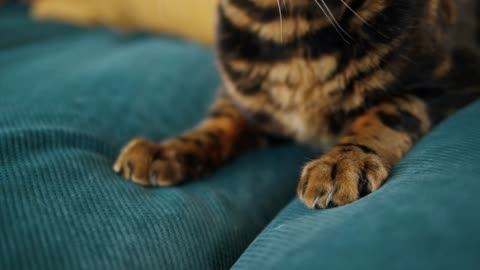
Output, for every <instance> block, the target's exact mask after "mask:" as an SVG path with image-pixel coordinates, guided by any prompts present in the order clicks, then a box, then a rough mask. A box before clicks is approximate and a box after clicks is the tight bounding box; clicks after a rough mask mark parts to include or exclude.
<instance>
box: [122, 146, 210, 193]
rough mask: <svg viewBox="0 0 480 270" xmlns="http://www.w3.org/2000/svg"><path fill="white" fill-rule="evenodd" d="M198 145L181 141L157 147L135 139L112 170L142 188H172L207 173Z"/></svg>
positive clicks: (204, 160)
mask: <svg viewBox="0 0 480 270" xmlns="http://www.w3.org/2000/svg"><path fill="white" fill-rule="evenodd" d="M206 163H207V160H206V158H205V157H204V155H202V151H201V149H199V147H198V145H195V144H193V143H186V142H184V141H182V140H180V139H175V140H171V141H167V142H165V143H161V144H157V143H153V142H150V141H148V140H145V139H141V138H138V139H134V140H132V141H131V142H130V143H128V144H127V145H126V146H125V147H124V148H123V150H122V152H121V153H120V155H119V157H118V158H117V161H116V162H115V164H114V166H113V169H114V171H115V172H117V173H122V175H123V176H124V177H125V178H126V179H129V180H131V181H133V182H134V183H137V184H139V185H143V186H172V185H176V184H179V183H180V182H182V181H183V180H185V179H187V178H191V177H198V176H201V175H203V174H205V173H206V172H207V166H206V165H207V164H206Z"/></svg>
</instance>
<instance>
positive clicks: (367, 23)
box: [340, 0, 388, 38]
mask: <svg viewBox="0 0 480 270" xmlns="http://www.w3.org/2000/svg"><path fill="white" fill-rule="evenodd" d="M340 2H342V4H343V5H344V6H345V7H346V8H347V9H348V10H350V12H352V13H353V15H355V16H356V17H357V18H358V19H359V20H360V21H362V22H363V23H364V24H365V25H367V26H368V27H370V28H371V29H373V30H374V31H375V32H376V33H377V34H379V35H382V36H383V37H386V38H388V37H387V36H386V35H385V34H383V33H381V32H379V31H377V29H375V27H373V26H372V25H371V24H370V23H369V22H367V21H366V20H365V19H364V18H363V17H362V16H360V14H358V12H356V11H355V10H354V9H353V8H352V7H351V6H350V5H349V4H348V3H347V2H345V0H340Z"/></svg>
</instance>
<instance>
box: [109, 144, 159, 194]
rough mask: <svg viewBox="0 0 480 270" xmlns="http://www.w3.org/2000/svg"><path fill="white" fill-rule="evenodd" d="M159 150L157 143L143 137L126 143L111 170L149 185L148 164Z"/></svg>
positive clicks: (138, 182)
mask: <svg viewBox="0 0 480 270" xmlns="http://www.w3.org/2000/svg"><path fill="white" fill-rule="evenodd" d="M159 150H160V148H159V145H157V144H155V143H152V142H149V141H147V140H145V139H141V138H138V139H134V140H132V141H131V142H130V143H128V144H127V145H126V146H125V147H124V148H123V150H122V152H121V153H120V155H119V157H118V158H117V160H116V162H115V164H114V166H113V170H114V171H115V172H117V173H120V174H122V175H123V177H125V178H126V179H129V180H131V181H133V182H134V183H137V184H139V185H142V186H151V185H152V183H151V182H150V174H149V172H150V166H151V164H152V161H153V160H154V158H155V155H157V153H158V151H159Z"/></svg>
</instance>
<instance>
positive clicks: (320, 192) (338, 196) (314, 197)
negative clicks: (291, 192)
mask: <svg viewBox="0 0 480 270" xmlns="http://www.w3.org/2000/svg"><path fill="white" fill-rule="evenodd" d="M388 174H389V167H388V164H386V162H385V161H384V160H383V159H382V158H381V157H380V156H378V155H377V153H376V152H375V151H373V150H371V149H369V148H368V147H365V146H363V145H357V144H343V145H338V146H336V147H334V148H333V149H332V150H331V151H330V152H328V153H327V154H325V155H324V156H322V157H321V158H320V159H317V160H314V161H311V162H309V163H308V164H307V165H306V166H305V168H304V169H303V172H302V176H301V180H300V183H299V185H298V188H297V193H298V196H299V198H300V199H301V200H302V201H303V202H304V203H305V205H306V206H307V207H309V208H329V207H335V206H341V205H345V204H348V203H351V202H353V201H355V200H358V199H359V198H361V197H363V196H366V195H367V194H369V193H371V192H373V191H375V190H377V189H378V188H379V187H380V186H381V185H382V184H383V183H384V182H385V180H386V179H387V177H388Z"/></svg>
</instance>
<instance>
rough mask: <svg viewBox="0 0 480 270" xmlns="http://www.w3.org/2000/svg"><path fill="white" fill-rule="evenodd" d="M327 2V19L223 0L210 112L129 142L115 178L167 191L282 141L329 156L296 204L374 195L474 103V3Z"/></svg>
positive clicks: (292, 7)
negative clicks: (430, 135) (153, 138)
mask: <svg viewBox="0 0 480 270" xmlns="http://www.w3.org/2000/svg"><path fill="white" fill-rule="evenodd" d="M324 1H325V4H326V5H327V6H328V10H330V12H331V13H328V10H327V7H325V5H323V3H322V1H315V0H289V1H288V0H286V1H284V2H285V3H283V4H280V3H282V2H283V1H282V0H280V1H276V0H220V3H219V7H218V33H217V56H218V66H219V70H220V72H221V75H222V79H223V85H222V87H221V90H220V94H219V95H218V98H217V101H216V102H215V104H214V106H213V108H212V111H211V113H210V114H209V115H208V116H207V118H206V119H205V120H204V121H203V122H202V123H201V124H200V125H199V126H198V127H196V128H194V129H192V130H191V131H188V132H186V133H185V134H183V135H181V136H179V137H178V138H174V139H171V140H168V141H165V142H162V143H153V142H149V141H146V140H144V139H136V140H133V141H132V142H130V143H129V144H128V145H127V146H126V147H125V148H124V149H123V151H122V153H121V154H120V156H119V158H118V160H117V162H116V163H115V166H114V169H115V171H117V172H123V175H124V176H125V177H126V178H128V179H131V180H132V181H134V182H136V183H138V184H141V185H148V186H169V185H175V184H179V183H181V182H184V181H186V180H187V179H192V178H195V177H199V176H202V175H205V174H208V173H211V172H212V171H213V170H214V169H215V168H217V167H218V166H220V165H221V164H223V163H224V162H225V161H227V160H229V159H231V158H233V157H234V156H235V155H237V154H238V153H240V152H241V151H242V150H245V149H247V148H250V147H256V146H259V145H263V144H265V143H266V141H265V138H266V136H265V135H273V136H277V137H278V136H279V137H286V138H292V139H294V140H296V141H297V142H299V143H305V144H309V145H313V146H321V147H325V146H330V147H331V150H330V151H328V152H327V153H326V154H324V155H323V156H321V157H319V159H316V160H313V161H311V162H309V163H307V164H306V165H305V167H304V169H303V172H302V174H301V177H300V182H299V185H298V189H297V193H298V196H299V197H300V199H301V200H302V201H303V202H304V203H305V204H306V205H307V206H308V207H312V208H326V207H333V206H340V205H344V204H347V203H350V202H352V201H355V200H357V199H359V198H361V197H363V196H365V195H367V194H369V193H371V192H373V191H375V190H377V189H379V188H380V187H381V186H382V184H383V183H384V182H385V180H386V179H387V178H388V176H389V173H390V171H391V169H392V167H393V166H394V165H395V164H396V163H397V162H398V161H399V160H400V159H401V158H402V157H403V156H404V155H405V154H406V153H407V152H408V151H409V150H410V149H411V148H412V147H413V145H414V144H415V142H416V141H417V140H418V139H419V138H420V137H422V136H423V135H424V134H425V133H427V132H428V131H429V130H430V129H431V128H432V127H433V126H434V125H435V124H437V123H438V122H439V121H441V120H442V119H444V118H445V117H446V116H448V115H449V114H451V113H452V112H454V111H455V110H457V109H459V108H460V107H461V106H464V105H466V104H468V103H470V102H472V101H474V100H475V99H476V98H477V97H478V96H480V93H479V92H478V90H477V88H476V86H477V84H478V83H479V81H477V80H478V79H479V78H480V77H479V74H480V72H478V71H477V69H478V67H480V66H478V65H477V64H478V63H480V62H478V61H477V60H476V59H477V58H478V57H477V56H478V55H477V54H476V52H475V50H474V48H475V47H476V45H475V42H476V40H478V39H479V37H478V36H476V33H475V31H476V30H478V27H479V25H478V24H476V22H477V21H478V18H480V17H479V16H476V15H478V14H476V13H478V10H479V9H480V8H479V7H478V6H480V5H478V6H474V5H475V0H457V1H455V0H344V1H343V2H342V1H341V0H324ZM279 4H280V8H281V10H282V12H281V13H280V12H279ZM319 5H321V7H319ZM321 9H323V11H322V10H321ZM280 14H281V17H280ZM325 14H329V15H331V17H332V18H330V19H329V18H328V17H327V16H326V15H325ZM458 14H460V16H458ZM335 21H337V22H338V25H336V26H335ZM462 48H473V50H470V49H462Z"/></svg>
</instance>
